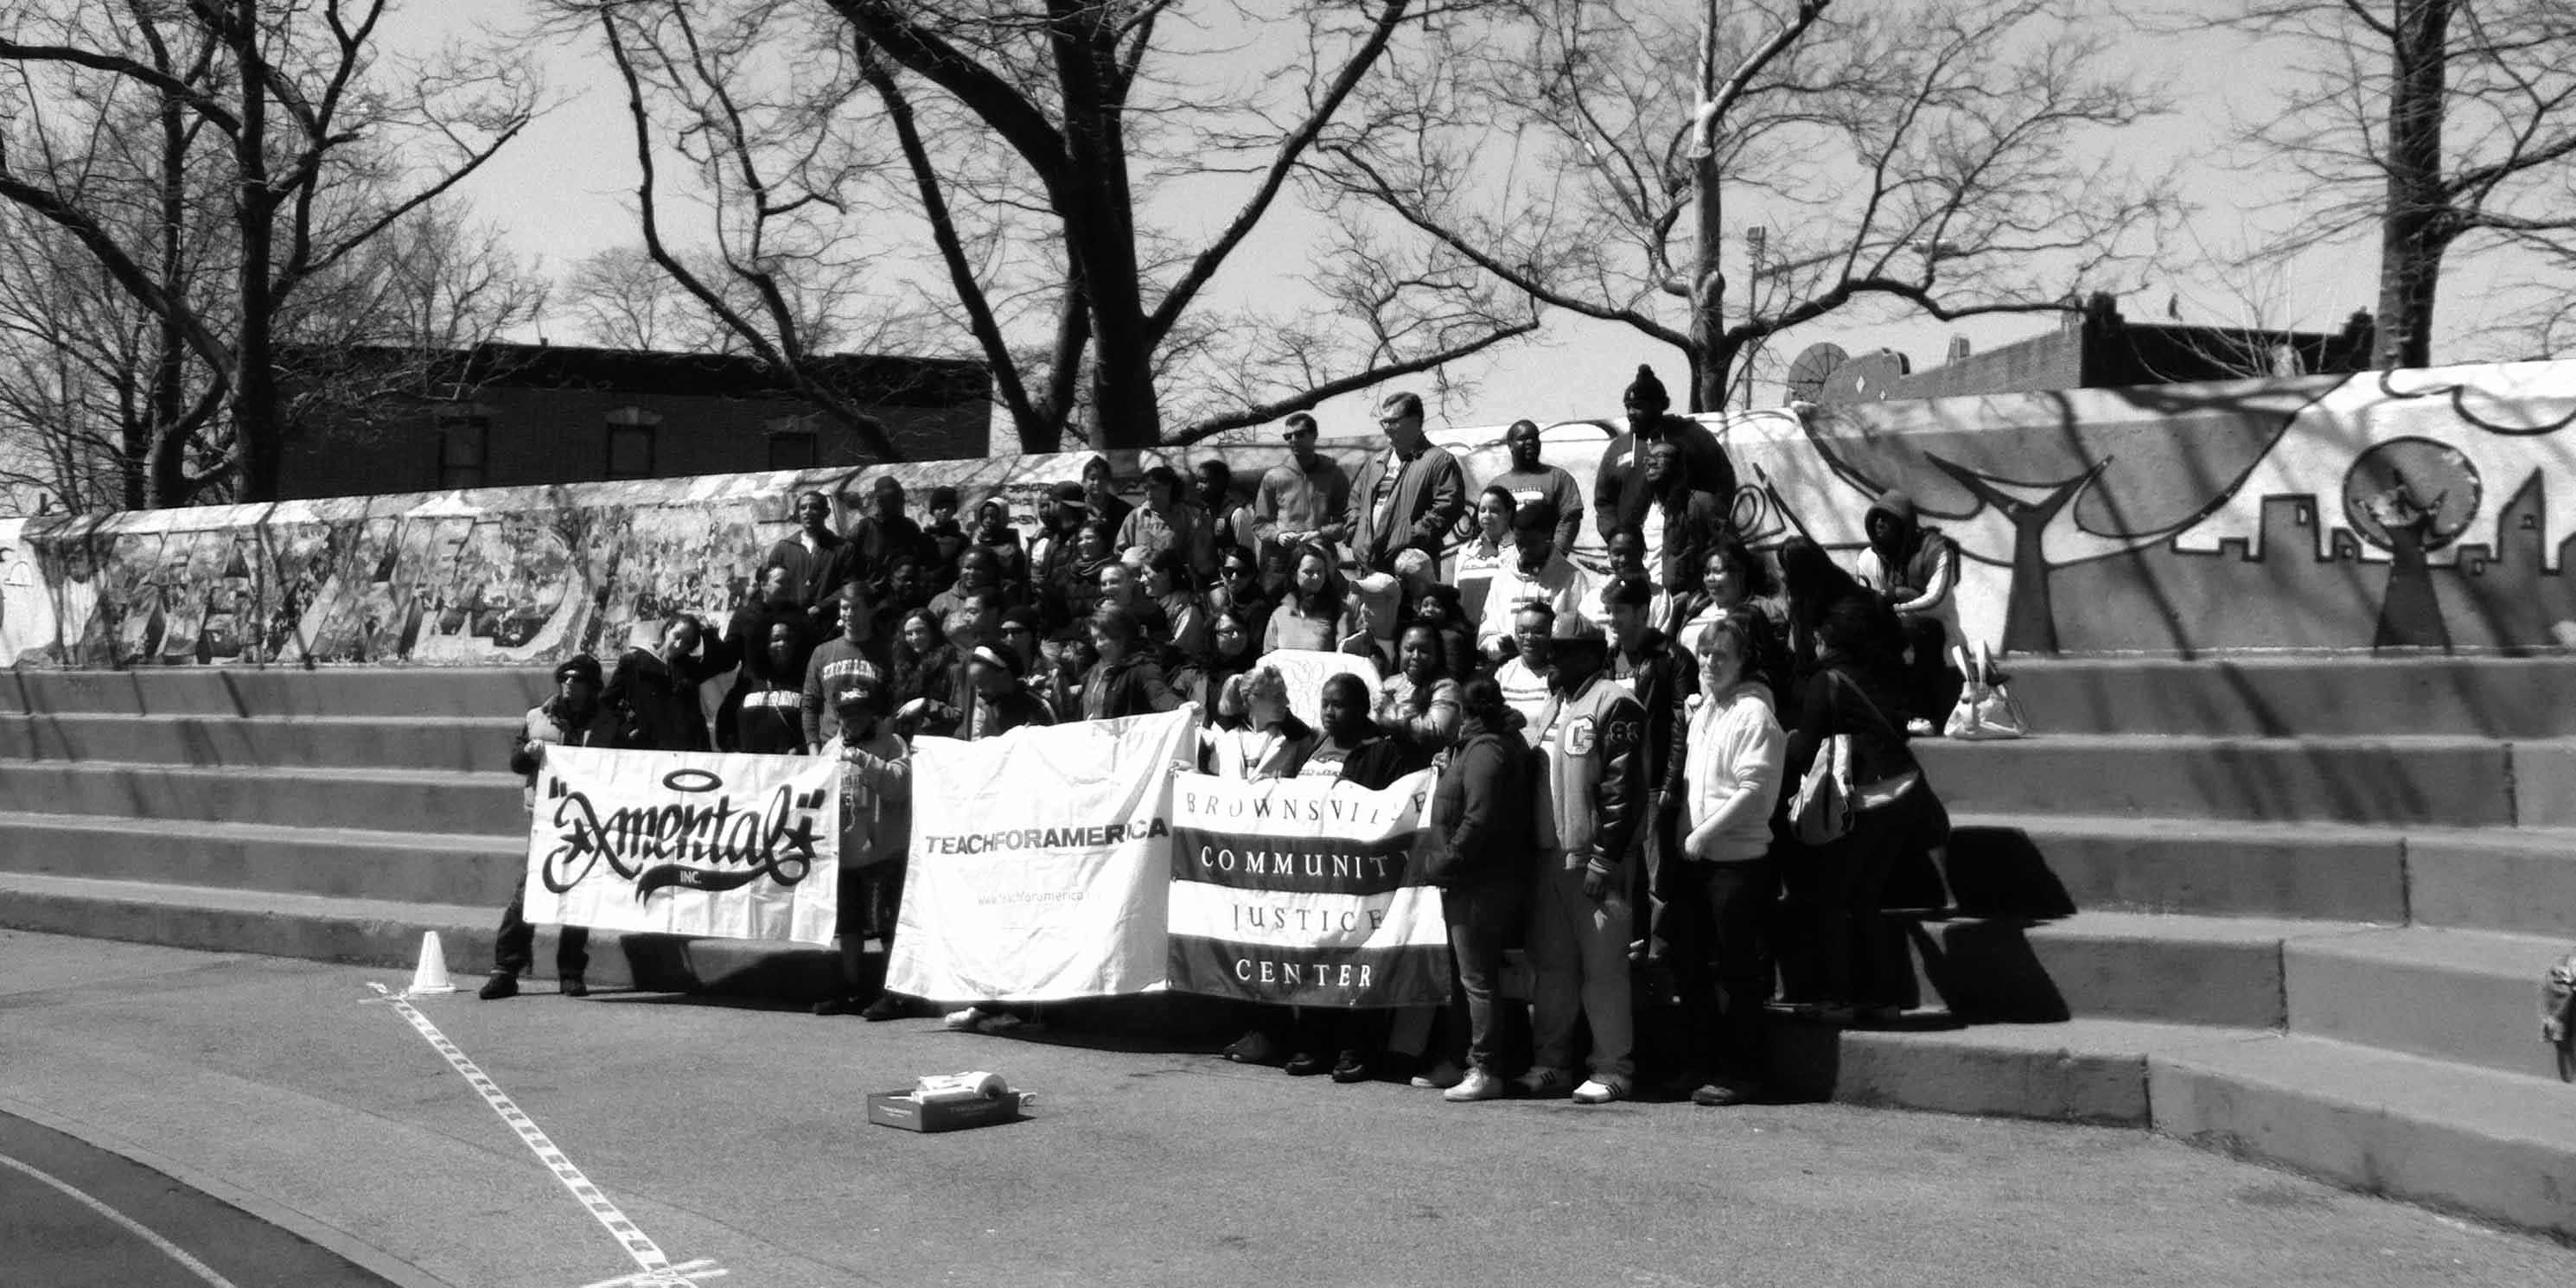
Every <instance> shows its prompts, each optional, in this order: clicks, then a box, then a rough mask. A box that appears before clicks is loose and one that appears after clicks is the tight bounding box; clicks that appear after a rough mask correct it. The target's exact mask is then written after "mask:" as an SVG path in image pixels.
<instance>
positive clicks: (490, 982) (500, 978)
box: [474, 970, 519, 1002]
mask: <svg viewBox="0 0 2576 1288" xmlns="http://www.w3.org/2000/svg"><path fill="white" fill-rule="evenodd" d="M474 995H475V996H476V997H479V998H482V999H483V1000H484V1001H486V1002H497V1001H500V1000H501V999H502V998H505V997H517V996H518V995H519V976H518V974H517V973H516V972H514V971H506V970H496V971H494V972H492V976H491V978H489V979H486V980H484V981H483V987H482V989H481V990H480V991H478V992H476V993H475V994H474Z"/></svg>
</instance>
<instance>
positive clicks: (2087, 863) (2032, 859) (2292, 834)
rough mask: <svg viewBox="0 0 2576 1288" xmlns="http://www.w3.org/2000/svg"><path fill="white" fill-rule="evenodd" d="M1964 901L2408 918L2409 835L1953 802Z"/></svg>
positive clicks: (1954, 885) (1957, 888) (2037, 909)
mask: <svg viewBox="0 0 2576 1288" xmlns="http://www.w3.org/2000/svg"><path fill="white" fill-rule="evenodd" d="M1952 823H1953V825H1954V829H1955V830H1954V832H1953V834H1952V836H1951V839H1950V855H1949V866H1948V869H1947V873H1946V875H1947V876H1948V878H1949V882H1950V890H1951V894H1952V896H1953V897H1954V898H1955V899H1956V900H1957V901H1958V904H1959V907H1960V908H1961V910H1962V911H1966V912H1970V913H1975V914H1977V915H1980V916H2017V917H2062V916H2066V915H2067V914H2069V913H2073V912H2078V911H2117V912H2154V913H2181V914H2187V915H2194V916H2216V917H2226V916H2252V917H2313V918H2318V919H2322V920H2329V921H2373V922H2388V923H2391V924H2396V923H2400V922H2403V921H2405V920H2406V868H2405V846H2404V844H2403V843H2402V842H2401V840H2400V838H2399V837H2398V836H2397V835H2396V834H2394V833H2392V832H2390V831H2389V830H2388V829H2387V828H2384V827H2347V826H2337V825H2333V824H2314V823H2253V822H2217V821H2211V820H2206V819H2165V818H2151V819H2139V818H2116V817H2092V816H2068V817H2059V818H2050V817H2037V816H2027V815H2025V816H2018V817H2016V816H2012V815H2004V814H1983V813H1980V814H1970V813H1954V814H1953V815H1952Z"/></svg>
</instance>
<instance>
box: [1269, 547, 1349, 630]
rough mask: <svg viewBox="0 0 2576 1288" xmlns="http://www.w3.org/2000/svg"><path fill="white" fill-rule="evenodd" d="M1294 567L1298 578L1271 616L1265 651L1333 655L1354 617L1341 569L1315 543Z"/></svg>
mask: <svg viewBox="0 0 2576 1288" xmlns="http://www.w3.org/2000/svg"><path fill="white" fill-rule="evenodd" d="M1293 566H1294V569H1295V576H1294V578H1293V579H1292V580H1291V581H1290V582H1289V584H1288V593H1287V594H1286V595H1285V596H1283V597H1282V598H1281V599H1280V601H1279V607H1278V608H1277V609H1275V610H1273V611H1272V612H1271V614H1270V626H1269V629H1268V630H1266V631H1264V632H1263V634H1262V640H1261V651H1262V652H1264V653H1274V652H1277V651H1278V650H1280V649H1283V648H1286V649H1306V650H1311V651H1313V652H1318V653H1330V652H1333V651H1334V650H1336V649H1339V648H1340V647H1341V646H1342V643H1343V641H1344V640H1346V639H1348V638H1349V636H1350V633H1351V614H1350V606H1349V590H1348V588H1347V586H1346V585H1345V584H1344V582H1343V580H1342V570H1341V568H1340V567H1339V566H1338V565H1336V564H1335V563H1334V562H1333V552H1332V551H1330V550H1328V549H1326V548H1325V547H1323V546H1321V545H1317V544H1313V543H1309V544H1306V545H1303V546H1299V547H1298V548H1297V552H1296V561H1295V563H1294V565H1293Z"/></svg>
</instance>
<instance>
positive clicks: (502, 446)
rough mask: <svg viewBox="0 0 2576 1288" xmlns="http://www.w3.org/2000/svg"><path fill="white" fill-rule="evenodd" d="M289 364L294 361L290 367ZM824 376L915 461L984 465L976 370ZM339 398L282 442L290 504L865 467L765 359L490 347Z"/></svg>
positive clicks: (371, 365) (361, 360)
mask: <svg viewBox="0 0 2576 1288" xmlns="http://www.w3.org/2000/svg"><path fill="white" fill-rule="evenodd" d="M289 365H290V366H291V365H292V364H291V363H290V364H289ZM815 365H816V366H817V367H818V368H819V369H820V372H821V375H822V378H823V379H825V380H828V381H830V382H831V383H832V385H833V386H834V387H835V388H836V389H837V390H838V391H839V392H840V394H841V395H842V396H843V397H844V398H847V399H848V400H849V401H850V402H852V403H853V404H855V405H857V406H859V407H861V408H864V409H865V410H866V412H867V414H868V415H869V416H870V417H872V418H874V419H875V421H876V422H877V423H878V424H879V425H880V426H882V427H883V428H884V430H885V432H886V433H887V434H888V435H889V436H890V437H891V438H892V439H893V440H894V443H895V446H896V448H897V449H898V450H899V451H901V452H902V453H903V455H904V456H905V458H906V459H909V460H940V459H957V458H974V457H981V456H983V455H984V454H985V449H986V438H987V434H988V431H989V428H990V422H991V414H992V411H991V388H992V382H991V375H990V373H989V372H987V371H986V370H985V367H984V364H982V363H980V362H971V361H960V360H953V359H936V358H897V357H881V356H874V355H848V356H837V357H828V358H823V359H819V360H817V361H816V363H815ZM333 367H334V369H333V371H332V373H331V374H332V377H333V379H334V380H335V381H336V382H337V383H338V386H339V387H340V388H363V387H364V386H365V384H366V378H367V376H368V375H369V374H370V373H374V374H376V375H378V376H379V377H380V379H379V381H378V383H379V384H380V385H381V386H382V389H383V392H380V393H361V394H358V395H356V396H355V397H341V398H337V399H330V398H318V399H315V400H314V402H315V403H316V404H317V405H318V410H315V411H313V412H311V413H309V414H307V415H305V416H303V417H301V418H300V423H298V424H295V425H293V426H290V427H289V429H288V430H287V431H286V434H285V441H284V444H283V447H284V457H285V459H284V461H283V464H282V468H281V470H280V475H281V478H280V487H279V494H280V495H281V496H283V497H323V496H365V495H373V494H380V493H390V492H429V491H445V490H448V489H453V488H467V487H513V486H524V485H529V484H544V483H583V482H594V481H599V480H605V479H634V478H672V477H678V476H685V475H695V474H735V473H743V472H746V471H753V470H786V469H806V468H811V467H816V466H833V465H861V464H865V463H867V462H868V461H870V460H872V459H873V458H872V457H871V456H869V455H868V454H867V453H866V452H864V451H863V450H861V448H860V447H859V444H858V441H857V439H856V437H855V436H854V435H853V434H851V432H850V431H849V430H848V429H847V428H845V427H843V426H842V425H840V424H839V423H838V422H836V421H834V420H833V419H832V418H831V417H829V416H825V415H822V414H820V413H819V412H817V411H816V410H815V409H814V407H813V405H812V404H811V403H809V402H807V401H806V400H805V399H804V398H802V397H801V396H799V395H798V394H797V393H796V392H795V391H794V390H793V389H792V388H789V387H788V386H787V385H785V384H784V382H781V381H779V380H777V379H776V378H774V377H773V376H772V375H771V374H770V373H769V372H768V370H767V367H766V364H764V363H762V362H761V361H760V360H758V359H756V358H750V357H737V356H730V355H723V354H696V353H651V352H639V351H635V350H620V349H583V348H569V347H564V346H560V345H518V344H487V345H482V346H478V347H477V348H475V349H472V350H470V351H463V352H457V353H448V354H436V355H431V356H430V357H429V358H428V359H427V360H426V361H425V362H424V360H423V359H422V358H421V357H420V356H419V355H417V354H413V353H408V352H405V351H400V350H364V351H360V352H358V353H357V354H355V355H353V356H351V357H348V358H346V359H338V360H335V362H334V364H333Z"/></svg>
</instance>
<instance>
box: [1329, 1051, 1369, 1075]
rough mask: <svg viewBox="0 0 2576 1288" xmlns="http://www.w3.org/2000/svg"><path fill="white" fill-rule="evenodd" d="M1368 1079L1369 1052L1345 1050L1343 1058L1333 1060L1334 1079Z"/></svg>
mask: <svg viewBox="0 0 2576 1288" xmlns="http://www.w3.org/2000/svg"><path fill="white" fill-rule="evenodd" d="M1368 1080H1369V1059H1368V1053H1367V1052H1365V1051H1344V1052H1343V1053H1342V1058H1341V1059H1339V1060H1336V1061H1334V1062H1333V1081H1335V1082H1366V1081H1368Z"/></svg>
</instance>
